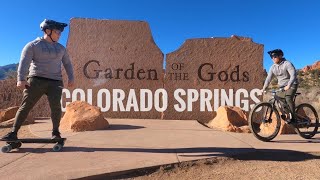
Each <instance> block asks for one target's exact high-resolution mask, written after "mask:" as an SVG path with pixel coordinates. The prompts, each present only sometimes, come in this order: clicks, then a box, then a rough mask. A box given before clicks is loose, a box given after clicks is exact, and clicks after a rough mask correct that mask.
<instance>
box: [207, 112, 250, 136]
mask: <svg viewBox="0 0 320 180" xmlns="http://www.w3.org/2000/svg"><path fill="white" fill-rule="evenodd" d="M206 125H207V126H208V127H210V128H217V129H220V130H222V131H229V132H240V133H242V132H245V133H249V132H250V129H249V127H248V121H247V117H246V114H245V113H244V111H243V110H241V109H240V108H239V107H232V106H220V107H219V108H218V110H217V115H216V116H215V118H213V119H212V120H211V121H209V122H208V123H207V124H206Z"/></svg>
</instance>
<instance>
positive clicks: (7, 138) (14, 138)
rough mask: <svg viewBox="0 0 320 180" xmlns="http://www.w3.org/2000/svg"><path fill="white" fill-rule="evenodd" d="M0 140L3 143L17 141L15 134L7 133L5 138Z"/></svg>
mask: <svg viewBox="0 0 320 180" xmlns="http://www.w3.org/2000/svg"><path fill="white" fill-rule="evenodd" d="M1 139H2V140H5V141H14V140H17V139H18V137H17V133H16V132H9V133H8V134H6V135H5V136H3V137H2V138H1Z"/></svg>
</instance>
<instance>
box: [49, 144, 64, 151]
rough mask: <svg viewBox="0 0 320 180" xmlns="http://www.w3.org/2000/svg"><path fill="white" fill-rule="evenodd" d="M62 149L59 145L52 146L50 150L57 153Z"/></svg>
mask: <svg viewBox="0 0 320 180" xmlns="http://www.w3.org/2000/svg"><path fill="white" fill-rule="evenodd" d="M62 147H63V146H62V145H61V144H56V145H54V146H53V148H52V149H53V151H55V152H57V151H61V149H62Z"/></svg>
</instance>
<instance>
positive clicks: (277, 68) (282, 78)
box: [262, 58, 298, 90]
mask: <svg viewBox="0 0 320 180" xmlns="http://www.w3.org/2000/svg"><path fill="white" fill-rule="evenodd" d="M273 76H276V78H277V79H278V85H279V87H285V86H287V85H289V86H290V87H291V86H292V85H293V84H298V80H297V73H296V69H295V67H294V66H293V64H292V63H291V62H289V61H287V60H286V59H285V58H283V59H282V61H281V62H280V64H273V65H272V66H271V67H270V70H269V73H268V76H267V78H266V81H265V82H264V85H263V88H262V89H263V90H265V89H267V87H268V86H269V84H270V82H271V80H272V77H273Z"/></svg>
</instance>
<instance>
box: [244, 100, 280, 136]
mask: <svg viewBox="0 0 320 180" xmlns="http://www.w3.org/2000/svg"><path fill="white" fill-rule="evenodd" d="M280 125H281V120H280V115H279V112H278V110H277V109H275V108H273V106H272V104H270V103H268V102H261V103H258V104H257V105H256V106H255V107H254V108H253V109H252V110H251V111H250V114H249V127H250V130H251V132H252V133H253V135H254V136H255V137H256V138H258V139H259V140H261V141H266V142H267V141H271V140H272V139H273V138H275V137H276V136H277V134H278V133H279V131H280Z"/></svg>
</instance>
